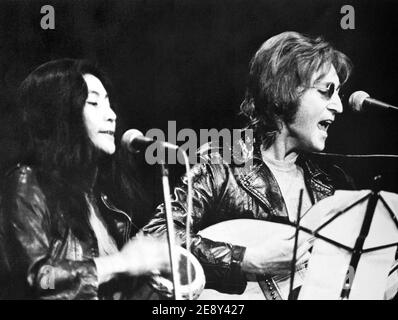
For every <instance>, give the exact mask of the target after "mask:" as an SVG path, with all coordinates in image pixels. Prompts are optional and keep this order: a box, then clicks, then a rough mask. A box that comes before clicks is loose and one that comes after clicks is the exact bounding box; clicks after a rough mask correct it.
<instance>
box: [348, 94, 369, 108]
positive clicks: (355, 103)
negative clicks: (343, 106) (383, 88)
mask: <svg viewBox="0 0 398 320" xmlns="http://www.w3.org/2000/svg"><path fill="white" fill-rule="evenodd" d="M369 97H370V96H369V94H367V93H366V92H365V91H355V92H354V93H353V94H351V96H350V99H349V100H348V103H349V105H350V106H351V108H352V110H353V111H357V112H360V111H362V104H363V101H364V100H365V99H366V98H369Z"/></svg>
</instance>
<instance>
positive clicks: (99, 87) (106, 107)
mask: <svg viewBox="0 0 398 320" xmlns="http://www.w3.org/2000/svg"><path fill="white" fill-rule="evenodd" d="M83 78H84V80H85V81H86V84H87V88H88V95H87V100H86V103H85V105H84V108H83V122H84V124H85V127H86V130H87V134H88V137H89V139H90V140H91V142H92V143H93V145H94V146H95V147H96V148H97V149H99V150H101V151H103V152H105V153H107V154H113V153H114V152H115V149H116V147H115V128H116V114H115V112H114V111H113V110H112V109H111V106H110V103H109V98H108V93H107V92H106V90H105V88H104V86H103V84H102V82H101V81H100V80H99V79H98V78H97V77H95V76H93V75H92V74H85V75H84V76H83Z"/></svg>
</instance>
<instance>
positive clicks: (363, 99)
mask: <svg viewBox="0 0 398 320" xmlns="http://www.w3.org/2000/svg"><path fill="white" fill-rule="evenodd" d="M348 103H349V104H350V106H351V108H352V110H353V111H356V112H361V111H363V109H364V108H373V107H377V108H382V109H393V110H398V107H395V106H392V105H391V104H388V103H385V102H382V101H379V100H376V99H373V98H371V97H370V96H369V94H367V93H366V92H365V91H355V92H354V93H353V94H352V95H351V96H350V99H349V100H348Z"/></svg>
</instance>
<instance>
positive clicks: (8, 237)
mask: <svg viewBox="0 0 398 320" xmlns="http://www.w3.org/2000/svg"><path fill="white" fill-rule="evenodd" d="M5 185H6V186H7V187H6V189H7V191H6V193H5V194H4V196H3V201H2V210H1V213H0V246H1V247H0V255H1V256H0V259H1V260H0V298H3V299H36V298H43V299H99V298H111V299H112V298H120V297H121V293H123V292H124V289H125V288H126V289H127V287H128V286H131V285H132V283H131V282H132V280H131V278H130V279H129V280H130V281H126V279H120V278H119V279H114V280H112V281H110V282H109V283H107V284H106V285H104V286H103V285H101V286H100V287H99V284H98V279H97V271H96V266H95V263H94V261H93V258H94V257H97V256H98V245H97V240H96V237H95V235H94V232H93V231H92V230H91V229H90V230H87V233H86V234H88V240H86V241H82V240H79V239H78V238H77V237H76V236H75V234H74V233H73V232H72V230H71V229H70V228H69V227H68V226H66V225H61V226H58V229H59V228H60V229H61V233H60V236H54V234H53V233H52V231H51V230H52V227H53V224H54V223H55V221H53V217H52V215H51V212H49V209H48V203H47V200H46V196H45V194H43V191H42V189H41V188H40V185H39V184H38V181H37V178H36V175H35V172H34V170H33V169H32V168H31V167H28V166H18V167H16V168H15V169H13V170H12V171H11V172H10V173H9V174H8V176H7V177H6V182H5ZM99 197H100V199H97V206H98V209H99V210H100V212H101V214H102V216H103V217H104V220H105V221H106V223H107V225H108V227H109V230H110V232H111V235H112V236H113V237H114V239H115V240H116V242H117V245H118V246H119V248H120V247H122V246H123V244H124V243H125V242H126V241H127V240H128V239H129V238H130V236H131V234H132V233H133V232H134V231H136V230H134V227H133V224H132V221H131V218H130V216H129V215H128V214H127V213H125V212H123V211H121V210H119V209H117V208H115V207H114V206H113V205H112V204H111V202H110V201H109V200H108V198H107V196H106V195H104V194H101V195H100V196H99ZM130 288H131V287H130Z"/></svg>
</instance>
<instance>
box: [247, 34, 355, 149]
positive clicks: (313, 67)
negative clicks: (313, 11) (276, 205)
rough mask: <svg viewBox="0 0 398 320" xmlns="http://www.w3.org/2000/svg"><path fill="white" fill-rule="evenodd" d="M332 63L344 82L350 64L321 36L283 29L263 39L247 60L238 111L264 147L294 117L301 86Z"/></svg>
mask: <svg viewBox="0 0 398 320" xmlns="http://www.w3.org/2000/svg"><path fill="white" fill-rule="evenodd" d="M331 66H334V68H335V69H336V72H337V75H338V77H339V80H340V83H341V84H344V83H345V82H346V81H347V79H348V77H349V76H350V73H351V69H352V64H351V62H350V60H349V58H348V57H347V56H346V55H344V54H343V53H341V52H340V51H338V50H336V49H334V48H333V47H332V46H331V45H330V44H329V43H328V42H326V41H324V40H323V39H322V38H321V37H317V38H311V37H307V36H304V35H302V34H299V33H297V32H284V33H281V34H278V35H276V36H274V37H272V38H270V39H268V40H267V41H266V42H264V43H263V45H262V46H261V47H260V49H259V50H258V51H257V52H256V54H255V55H254V57H253V58H252V60H251V62H250V72H249V77H248V84H247V88H246V93H245V99H244V101H243V102H242V104H241V113H242V114H243V115H245V116H246V117H247V118H248V119H249V124H248V127H249V128H251V129H253V130H254V134H255V137H256V139H258V140H259V141H260V143H261V144H263V145H264V147H265V148H268V147H269V146H270V145H272V143H273V142H274V141H275V137H276V134H277V133H278V131H279V130H280V125H279V122H280V121H284V122H285V123H291V122H292V121H293V120H294V116H295V114H296V112H297V108H298V104H299V99H300V97H301V94H302V93H303V92H304V90H303V89H302V88H305V87H309V86H310V85H311V80H312V77H313V75H314V74H315V73H316V72H320V74H319V78H321V77H323V76H325V75H326V74H327V73H328V71H329V69H330V67H331Z"/></svg>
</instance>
